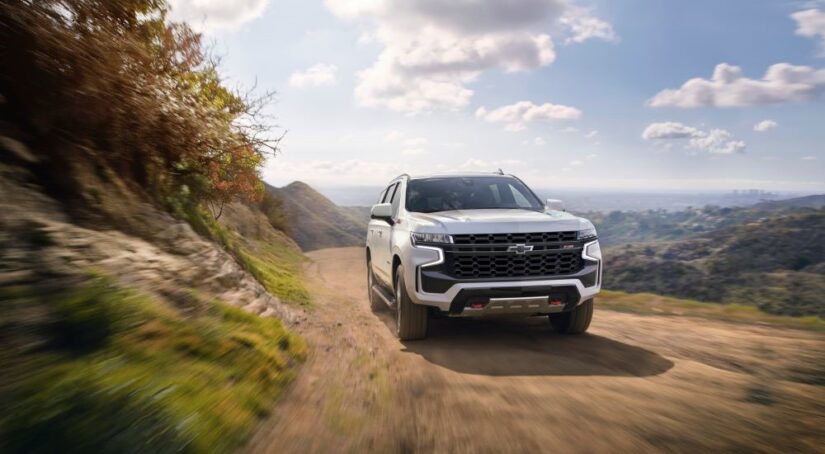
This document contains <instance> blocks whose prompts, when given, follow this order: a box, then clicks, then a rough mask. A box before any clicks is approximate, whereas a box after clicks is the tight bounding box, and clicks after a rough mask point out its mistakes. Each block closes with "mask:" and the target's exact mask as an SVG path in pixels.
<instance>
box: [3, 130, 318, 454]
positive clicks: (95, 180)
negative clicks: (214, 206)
mask: <svg viewBox="0 0 825 454" xmlns="http://www.w3.org/2000/svg"><path fill="white" fill-rule="evenodd" d="M39 159H40V157H39V156H38V154H37V153H35V152H33V151H31V150H30V149H29V148H28V147H26V146H25V145H24V144H23V143H22V142H20V141H18V140H16V139H14V138H11V137H8V136H0V213H2V216H0V312H2V313H3V316H2V317H0V339H1V340H2V341H1V342H0V345H2V347H0V361H2V364H3V367H2V368H0V400H1V401H2V402H4V409H5V411H4V414H3V415H2V416H0V451H9V452H26V451H54V450H60V449H61V448H62V447H61V443H63V442H70V443H72V445H73V446H109V447H111V448H112V449H113V450H117V451H129V450H134V449H136V448H139V449H140V450H153V451H163V450H175V451H177V450H185V449H184V448H186V449H191V450H195V451H204V452H205V451H215V450H218V451H225V450H228V449H230V448H231V447H233V446H235V445H237V444H238V443H239V442H240V441H242V440H243V439H244V438H245V437H246V436H247V434H248V433H249V431H250V430H251V429H252V428H253V427H254V422H255V421H256V420H257V419H258V418H260V417H261V416H262V410H263V409H267V408H269V406H270V405H271V404H272V402H273V401H274V399H275V397H277V395H278V394H279V393H280V390H281V389H282V387H283V386H284V385H285V384H286V383H287V382H288V381H289V380H290V379H291V377H293V376H294V372H293V369H294V366H295V365H296V364H297V362H298V361H300V360H301V359H302V358H303V357H304V354H305V347H304V346H303V342H302V341H301V340H300V339H298V338H296V337H295V336H293V335H292V334H290V333H289V332H288V331H287V329H286V328H287V327H288V326H289V325H290V324H292V323H293V322H296V321H297V320H298V319H299V318H300V317H301V313H302V311H301V308H300V307H301V305H302V304H305V303H306V302H307V292H306V289H305V288H304V287H303V285H302V284H301V281H300V279H299V276H298V273H299V269H300V267H301V262H302V260H303V258H302V255H301V252H300V249H299V248H298V246H297V245H296V244H295V243H294V242H293V241H292V240H291V239H290V238H289V237H287V236H286V235H285V234H283V233H282V232H279V231H277V230H275V229H274V228H272V226H271V225H270V222H269V220H268V219H267V218H266V217H265V216H264V215H263V214H262V213H261V212H259V211H258V210H257V208H256V207H255V206H250V205H245V204H240V203H233V204H229V205H227V206H226V207H225V208H224V213H223V215H222V216H221V222H215V221H213V220H212V217H211V215H208V214H207V215H205V216H200V217H198V218H197V219H199V220H200V221H199V222H194V223H190V222H186V221H184V220H181V219H176V218H175V217H173V216H172V215H170V214H169V213H168V212H166V211H164V210H160V209H158V208H157V207H156V206H154V205H153V204H151V203H149V202H147V201H146V200H145V199H143V198H141V197H139V196H137V195H135V194H134V193H132V192H131V191H129V190H128V188H127V186H126V185H125V184H124V183H123V182H122V181H120V180H119V179H118V177H117V175H115V174H113V173H111V172H109V171H107V170H105V169H100V170H98V171H94V170H90V169H89V168H85V167H84V165H83V163H82V162H76V163H75V164H76V165H75V168H74V169H73V170H72V174H73V175H74V176H75V177H76V178H78V179H79V180H80V181H79V184H80V185H81V186H82V187H83V190H82V191H81V197H82V198H83V200H81V202H82V204H81V205H85V206H86V208H85V209H78V208H76V207H77V206H78V205H77V204H74V205H73V206H74V207H75V208H73V209H71V210H68V209H67V205H66V204H65V203H64V202H61V201H58V200H56V199H55V198H53V197H50V196H49V195H47V193H46V191H45V190H44V188H43V187H42V186H41V184H40V182H39V177H38V176H37V175H36V174H35V173H34V172H32V171H31V170H30V169H32V168H36V167H37V162H38V160H39ZM202 214H204V213H202ZM193 225H194V226H195V227H197V228H198V229H199V230H200V232H197V231H195V230H194V229H193ZM161 396H163V397H161ZM84 427H89V428H90V430H89V431H84V429H83V428H84ZM91 428H93V429H91Z"/></svg>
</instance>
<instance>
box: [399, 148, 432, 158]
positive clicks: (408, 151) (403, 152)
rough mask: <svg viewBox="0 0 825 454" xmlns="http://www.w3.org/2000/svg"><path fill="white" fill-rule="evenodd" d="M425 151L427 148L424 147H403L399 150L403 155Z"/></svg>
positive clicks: (417, 154) (421, 153)
mask: <svg viewBox="0 0 825 454" xmlns="http://www.w3.org/2000/svg"><path fill="white" fill-rule="evenodd" d="M426 152H427V150H425V149H424V148H405V149H403V150H401V154H402V155H404V156H421V155H423V154H424V153H426Z"/></svg>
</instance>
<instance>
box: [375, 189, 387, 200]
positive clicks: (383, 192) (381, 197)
mask: <svg viewBox="0 0 825 454" xmlns="http://www.w3.org/2000/svg"><path fill="white" fill-rule="evenodd" d="M386 194H387V189H386V188H384V190H383V191H381V194H378V201H377V202H375V203H383V202H384V196H385V195H386Z"/></svg>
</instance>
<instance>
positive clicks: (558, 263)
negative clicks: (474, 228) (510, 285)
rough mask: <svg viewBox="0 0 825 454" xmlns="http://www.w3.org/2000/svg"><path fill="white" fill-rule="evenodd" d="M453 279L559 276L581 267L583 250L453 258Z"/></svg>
mask: <svg viewBox="0 0 825 454" xmlns="http://www.w3.org/2000/svg"><path fill="white" fill-rule="evenodd" d="M452 262H453V263H452V265H453V267H452V268H453V275H454V276H455V277H459V278H466V279H483V278H491V277H523V276H530V277H534V276H556V275H560V274H573V273H575V272H577V271H579V270H580V269H581V267H582V259H581V250H576V251H566V252H551V253H544V254H529V253H528V254H525V255H515V254H507V255H504V254H495V255H493V254H490V255H459V254H455V255H454V256H453V261H452Z"/></svg>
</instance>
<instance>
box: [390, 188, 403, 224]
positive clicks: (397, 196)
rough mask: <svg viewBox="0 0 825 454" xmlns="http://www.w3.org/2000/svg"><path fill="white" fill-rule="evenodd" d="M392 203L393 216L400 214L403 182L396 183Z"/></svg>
mask: <svg viewBox="0 0 825 454" xmlns="http://www.w3.org/2000/svg"><path fill="white" fill-rule="evenodd" d="M390 203H391V204H392V215H393V217H395V216H398V207H399V206H400V205H401V183H398V184H396V185H395V189H393V191H392V198H390Z"/></svg>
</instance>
